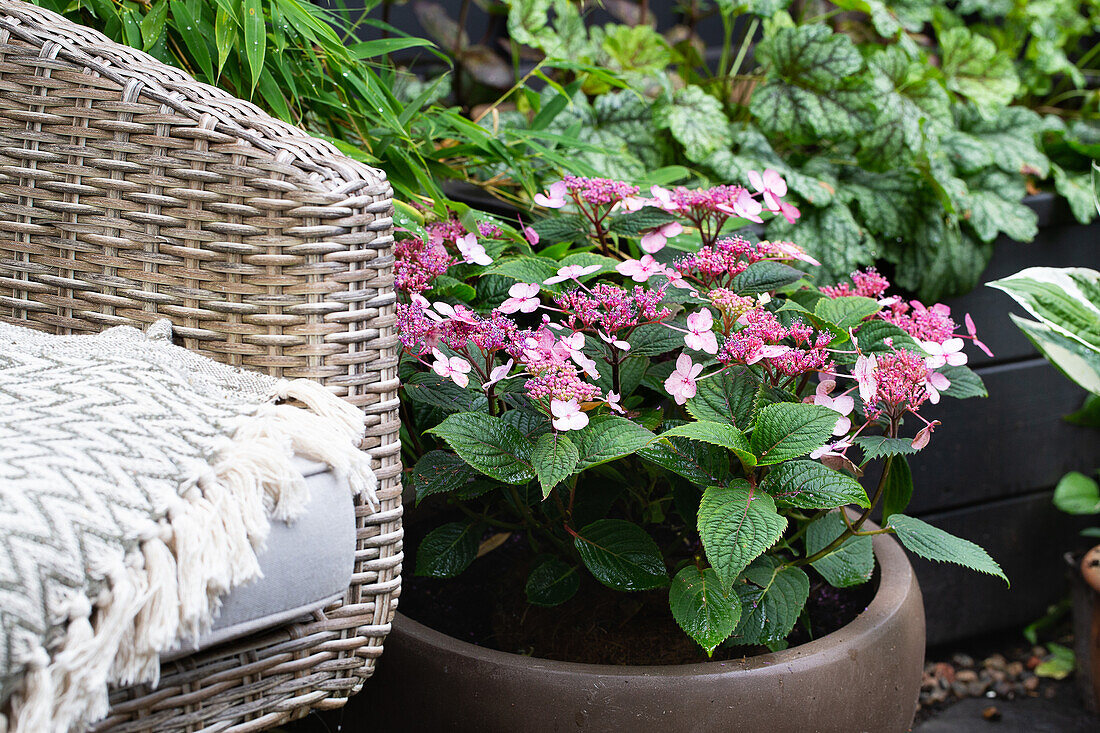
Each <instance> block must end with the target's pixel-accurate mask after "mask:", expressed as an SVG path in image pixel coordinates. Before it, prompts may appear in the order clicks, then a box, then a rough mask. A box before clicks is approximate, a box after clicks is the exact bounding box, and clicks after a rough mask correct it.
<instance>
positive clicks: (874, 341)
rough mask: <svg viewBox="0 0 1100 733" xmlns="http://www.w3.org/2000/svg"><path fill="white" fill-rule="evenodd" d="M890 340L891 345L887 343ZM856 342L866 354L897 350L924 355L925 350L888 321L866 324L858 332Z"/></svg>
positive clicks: (872, 321)
mask: <svg viewBox="0 0 1100 733" xmlns="http://www.w3.org/2000/svg"><path fill="white" fill-rule="evenodd" d="M886 339H890V343H889V344H887V343H886ZM856 340H857V341H859V348H860V351H862V352H863V353H865V354H883V353H887V352H890V351H894V350H895V349H905V350H907V351H916V352H917V353H919V354H921V355H922V356H923V355H924V350H923V349H921V347H920V346H919V345H918V344H917V342H916V341H915V340H914V339H913V337H912V336H910V335H909V334H908V333H906V332H905V331H902V330H901V329H900V328H898V327H897V326H895V325H894V324H893V323H889V322H887V321H883V320H879V319H874V320H870V321H868V322H866V323H864V324H863V325H862V326H860V327H859V330H858V331H856Z"/></svg>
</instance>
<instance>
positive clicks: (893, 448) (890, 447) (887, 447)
mask: <svg viewBox="0 0 1100 733" xmlns="http://www.w3.org/2000/svg"><path fill="white" fill-rule="evenodd" d="M852 442H853V443H854V444H856V445H857V446H859V448H860V450H862V451H863V460H864V462H866V461H873V460H875V459H876V458H888V457H890V456H908V455H912V454H913V453H916V452H917V449H916V448H914V447H913V441H911V440H908V439H906V438H891V437H888V436H886V435H861V436H859V437H858V438H856V439H855V440H853V441H852Z"/></svg>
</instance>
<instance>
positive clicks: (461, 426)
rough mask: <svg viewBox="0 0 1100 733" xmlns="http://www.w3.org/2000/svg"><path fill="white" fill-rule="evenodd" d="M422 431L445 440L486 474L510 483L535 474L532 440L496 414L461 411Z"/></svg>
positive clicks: (456, 451)
mask: <svg viewBox="0 0 1100 733" xmlns="http://www.w3.org/2000/svg"><path fill="white" fill-rule="evenodd" d="M425 432H428V433H432V434H434V435H438V436H439V437H440V438H442V439H443V440H445V441H447V445H449V446H451V448H452V449H453V450H454V452H455V453H457V454H458V455H459V456H460V457H461V458H462V460H464V461H466V463H468V464H470V465H471V466H472V467H473V468H475V469H477V470H478V471H481V472H482V473H483V474H485V475H486V476H489V477H491V478H495V479H497V480H499V481H503V482H505V483H509V484H524V483H527V482H528V481H530V480H531V479H533V478H534V477H535V471H534V468H533V467H532V466H531V447H532V446H531V441H529V440H528V439H527V438H526V437H525V436H524V435H523V433H521V432H520V431H519V430H517V429H516V428H514V427H512V426H511V425H509V424H508V423H506V422H504V421H503V420H502V419H500V418H499V417H494V416H492V415H486V414H484V413H480V412H460V413H458V414H455V415H450V416H448V417H447V419H446V420H444V421H443V422H441V423H440V424H439V425H437V426H435V427H434V428H431V429H430V430H427V431H425Z"/></svg>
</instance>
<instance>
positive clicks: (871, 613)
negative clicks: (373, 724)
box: [394, 522, 916, 677]
mask: <svg viewBox="0 0 1100 733" xmlns="http://www.w3.org/2000/svg"><path fill="white" fill-rule="evenodd" d="M865 526H869V527H874V526H875V525H873V524H872V523H871V522H867V524H866V525H865ZM872 546H873V551H874V555H875V560H876V561H877V562H878V565H879V570H880V572H879V587H878V590H876V591H875V596H874V598H872V599H871V603H870V604H869V605H868V606H867V608H865V609H864V610H863V611H862V612H860V614H859V615H858V616H856V617H855V618H854V619H853V620H852V621H851V622H849V623H848V624H846V625H845V626H842V627H841V628H839V629H837V630H836V631H834V632H832V633H830V634H826V635H825V636H823V637H821V638H819V639H814V640H813V641H810V642H807V643H805V644H800V645H798V646H796V647H791V648H789V649H784V650H782V651H778V652H770V653H768V654H761V655H759V656H755V657H749V658H746V659H731V660H726V661H717V662H695V663H691V664H662V665H626V664H624V665H617V664H587V663H584V662H563V661H559V660H556V659H543V658H541V657H528V656H524V655H521V654H512V653H510V652H502V651H499V650H497V649H489V648H487V647H482V646H478V645H476V644H471V643H469V642H466V641H462V640H461V639H455V638H454V637H451V636H447V635H446V634H444V633H442V632H439V631H436V630H435V629H432V628H429V627H427V626H425V625H424V624H422V623H419V622H418V621H414V620H412V619H411V618H409V617H408V616H405V615H403V614H401V613H398V614H397V618H395V619H394V624H395V625H396V626H400V628H401V631H403V632H405V633H408V634H410V635H411V636H414V637H416V638H417V639H419V641H420V642H422V643H424V644H427V645H429V646H432V647H435V648H438V649H441V650H445V651H446V653H449V654H454V655H459V656H463V657H471V658H473V659H475V660H477V661H481V662H484V663H487V664H492V665H496V666H498V667H502V668H506V669H509V668H510V669H515V670H518V669H529V668H531V667H532V666H537V667H538V668H539V669H541V670H544V671H546V672H558V673H562V674H588V675H601V676H616V677H652V676H654V675H661V676H666V677H667V676H669V675H673V676H683V677H689V676H698V675H717V674H728V673H729V672H731V671H734V670H737V671H746V672H747V671H750V670H758V669H766V668H770V667H776V666H782V665H792V664H794V663H795V662H798V664H799V666H803V665H805V664H806V663H807V662H808V661H812V659H813V657H815V656H821V657H824V656H826V655H831V654H835V649H836V648H837V646H840V645H845V644H849V643H851V642H852V641H854V640H856V639H858V638H861V637H866V636H870V635H873V634H874V633H875V632H876V631H877V630H878V629H879V627H880V626H881V625H882V623H883V622H884V621H885V620H886V619H889V618H891V617H893V616H894V615H896V614H897V613H899V612H900V610H901V607H902V606H903V605H904V604H905V601H906V597H907V595H908V593H909V589H910V587H911V586H913V585H915V584H916V576H915V574H914V572H913V567H912V565H911V564H910V563H909V558H908V557H907V556H906V554H905V550H903V549H902V547H901V545H900V544H899V543H898V541H897V540H896V539H895V538H894V537H893V536H891V535H889V534H878V535H874V537H872Z"/></svg>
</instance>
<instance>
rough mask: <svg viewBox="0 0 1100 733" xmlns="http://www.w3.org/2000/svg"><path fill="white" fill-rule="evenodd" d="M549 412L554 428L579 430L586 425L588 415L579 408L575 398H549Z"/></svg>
mask: <svg viewBox="0 0 1100 733" xmlns="http://www.w3.org/2000/svg"><path fill="white" fill-rule="evenodd" d="M550 414H551V415H552V416H553V425H554V430H561V431H566V430H580V429H581V428H583V427H585V426H586V425H588V415H586V414H585V413H584V411H583V410H581V408H580V405H579V404H578V403H577V400H576V399H572V400H551V401H550Z"/></svg>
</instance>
